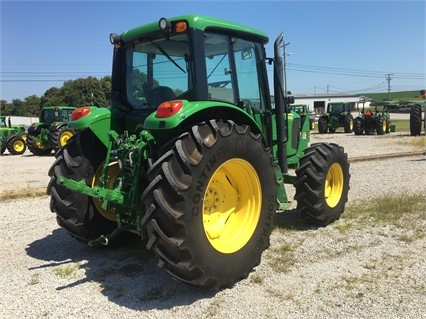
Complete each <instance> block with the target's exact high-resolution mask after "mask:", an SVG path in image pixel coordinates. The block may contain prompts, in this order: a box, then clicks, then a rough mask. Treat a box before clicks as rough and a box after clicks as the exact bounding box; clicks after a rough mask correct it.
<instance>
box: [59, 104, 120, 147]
mask: <svg viewBox="0 0 426 319" xmlns="http://www.w3.org/2000/svg"><path fill="white" fill-rule="evenodd" d="M113 112H114V110H113V109H110V108H104V107H96V106H88V107H81V108H78V109H76V110H75V111H74V112H73V113H72V116H71V121H69V122H68V124H67V125H68V127H69V128H71V129H73V130H75V131H76V132H78V131H81V130H83V129H89V130H91V131H92V133H93V134H94V135H95V136H96V137H97V138H98V139H99V140H100V141H101V142H102V143H103V144H104V145H105V146H108V143H109V136H108V133H109V131H110V130H111V128H112V125H111V120H112V116H111V114H112V113H113Z"/></svg>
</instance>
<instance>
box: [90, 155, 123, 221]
mask: <svg viewBox="0 0 426 319" xmlns="http://www.w3.org/2000/svg"><path fill="white" fill-rule="evenodd" d="M103 165H104V163H103V162H102V163H101V165H99V167H98V169H97V170H96V173H95V175H94V176H93V179H92V188H93V187H94V186H98V185H99V184H100V182H101V177H102V171H103ZM119 171H120V167H119V165H118V162H114V163H111V164H110V165H109V166H108V172H107V180H106V185H105V187H106V188H108V189H113V188H114V184H115V181H116V180H117V177H118V173H119ZM93 203H94V204H95V207H96V209H97V210H98V212H99V213H100V214H101V215H102V216H104V217H105V218H106V219H109V220H111V221H113V222H116V221H117V214H116V212H115V209H114V208H110V209H104V208H102V204H103V200H102V199H98V198H93Z"/></svg>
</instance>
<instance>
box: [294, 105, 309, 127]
mask: <svg viewBox="0 0 426 319" xmlns="http://www.w3.org/2000/svg"><path fill="white" fill-rule="evenodd" d="M290 110H291V111H293V112H296V113H297V114H299V115H300V119H301V123H305V118H306V117H308V118H309V129H310V130H313V129H315V118H313V117H311V114H310V112H309V105H307V104H292V105H290Z"/></svg>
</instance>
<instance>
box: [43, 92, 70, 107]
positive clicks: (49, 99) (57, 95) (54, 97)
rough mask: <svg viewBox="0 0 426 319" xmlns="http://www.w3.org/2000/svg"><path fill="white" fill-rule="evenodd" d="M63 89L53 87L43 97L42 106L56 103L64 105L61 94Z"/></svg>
mask: <svg viewBox="0 0 426 319" xmlns="http://www.w3.org/2000/svg"><path fill="white" fill-rule="evenodd" d="M61 92H62V90H61V89H59V88H57V87H51V88H50V89H48V90H47V91H46V92H44V95H43V96H42V97H41V104H40V107H43V106H54V105H64V104H65V103H64V98H63V96H62V94H61Z"/></svg>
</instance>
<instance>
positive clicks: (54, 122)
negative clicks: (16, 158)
mask: <svg viewBox="0 0 426 319" xmlns="http://www.w3.org/2000/svg"><path fill="white" fill-rule="evenodd" d="M75 109H76V108H75V107H72V106H45V107H43V109H42V111H41V114H40V118H39V122H38V123H33V124H32V125H31V126H30V127H29V128H28V138H27V145H28V149H29V150H30V152H31V153H33V154H34V155H39V156H42V155H49V154H51V153H52V150H53V151H54V152H55V153H56V152H57V151H58V150H59V149H60V148H61V147H63V146H64V145H65V144H66V143H67V141H68V140H69V139H70V138H71V137H72V136H73V135H74V134H75V131H74V130H73V129H72V128H69V127H68V122H69V120H70V119H71V114H72V112H73V111H74V110H75Z"/></svg>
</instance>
